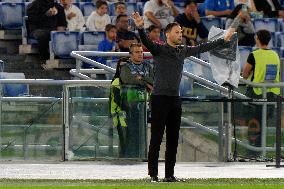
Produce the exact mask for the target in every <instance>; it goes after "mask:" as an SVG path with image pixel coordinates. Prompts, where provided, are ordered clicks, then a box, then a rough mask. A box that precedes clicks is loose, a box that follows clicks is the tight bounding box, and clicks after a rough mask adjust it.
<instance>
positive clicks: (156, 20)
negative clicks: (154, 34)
mask: <svg viewBox="0 0 284 189" xmlns="http://www.w3.org/2000/svg"><path fill="white" fill-rule="evenodd" d="M145 16H146V17H147V18H148V19H149V20H150V21H151V22H153V24H155V25H156V26H158V27H160V28H161V27H162V24H161V22H160V20H158V19H157V18H156V17H155V16H154V14H153V12H150V11H148V12H145Z"/></svg>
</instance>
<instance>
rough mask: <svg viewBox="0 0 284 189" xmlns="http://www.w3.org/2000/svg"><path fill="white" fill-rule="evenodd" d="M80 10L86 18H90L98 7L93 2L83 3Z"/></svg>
mask: <svg viewBox="0 0 284 189" xmlns="http://www.w3.org/2000/svg"><path fill="white" fill-rule="evenodd" d="M80 8H81V11H82V13H83V15H84V16H90V15H91V13H92V12H93V11H94V10H96V5H95V4H94V3H92V2H82V3H80Z"/></svg>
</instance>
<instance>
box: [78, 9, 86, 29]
mask: <svg viewBox="0 0 284 189" xmlns="http://www.w3.org/2000/svg"><path fill="white" fill-rule="evenodd" d="M76 10H77V13H76V15H77V16H78V20H77V28H80V29H82V28H83V27H84V25H85V19H84V16H83V13H82V11H81V10H80V9H79V8H77V7H76Z"/></svg>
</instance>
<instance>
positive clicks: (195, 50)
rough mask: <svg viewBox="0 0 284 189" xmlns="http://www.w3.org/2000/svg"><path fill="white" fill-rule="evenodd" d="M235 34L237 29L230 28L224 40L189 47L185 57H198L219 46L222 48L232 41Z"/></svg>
mask: <svg viewBox="0 0 284 189" xmlns="http://www.w3.org/2000/svg"><path fill="white" fill-rule="evenodd" d="M234 32H235V28H229V29H228V31H227V33H226V35H225V36H224V38H223V39H222V38H220V39H217V40H213V41H209V42H206V43H201V44H199V45H197V46H187V47H186V52H185V56H186V57H189V56H192V55H196V54H199V53H203V52H207V51H210V50H212V49H214V48H216V47H217V46H221V45H223V44H224V43H225V42H228V41H230V39H231V37H232V36H233V34H234Z"/></svg>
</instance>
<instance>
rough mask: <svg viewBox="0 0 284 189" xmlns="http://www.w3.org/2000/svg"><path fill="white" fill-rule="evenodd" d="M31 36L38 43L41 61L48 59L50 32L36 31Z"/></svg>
mask: <svg viewBox="0 0 284 189" xmlns="http://www.w3.org/2000/svg"><path fill="white" fill-rule="evenodd" d="M32 36H33V37H34V38H35V39H36V40H37V41H38V48H39V54H40V59H41V60H48V59H49V41H50V30H43V29H37V30H34V31H33V32H32Z"/></svg>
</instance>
